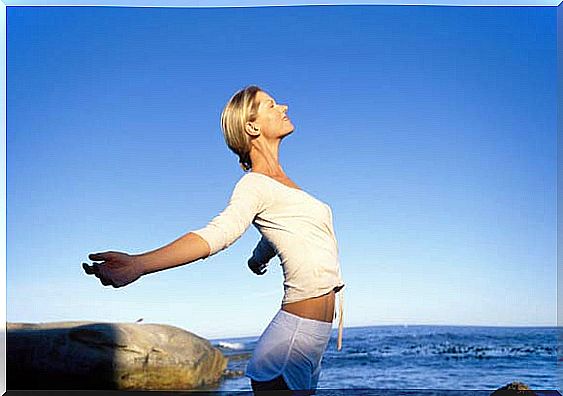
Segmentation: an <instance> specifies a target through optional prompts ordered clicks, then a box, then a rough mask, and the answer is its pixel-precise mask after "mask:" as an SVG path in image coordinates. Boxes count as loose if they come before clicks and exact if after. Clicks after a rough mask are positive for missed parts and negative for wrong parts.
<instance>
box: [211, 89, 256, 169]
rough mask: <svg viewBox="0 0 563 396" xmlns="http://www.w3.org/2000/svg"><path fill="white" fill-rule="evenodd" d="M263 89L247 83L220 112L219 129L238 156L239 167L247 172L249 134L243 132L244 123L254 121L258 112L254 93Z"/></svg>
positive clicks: (250, 163)
mask: <svg viewBox="0 0 563 396" xmlns="http://www.w3.org/2000/svg"><path fill="white" fill-rule="evenodd" d="M260 91H262V92H263V90H262V89H261V88H260V87H258V86H256V85H249V86H247V87H245V88H243V89H241V90H239V91H238V92H237V93H235V94H234V95H233V96H232V97H231V99H229V101H228V102H227V104H226V106H225V108H224V109H223V112H222V113H221V129H222V130H223V137H224V138H225V142H226V143H227V146H229V148H230V149H231V150H232V151H233V152H234V153H235V154H236V155H238V157H239V164H240V166H241V168H242V169H243V170H244V171H245V172H248V171H249V170H250V169H252V161H251V160H250V136H248V134H247V133H246V132H245V124H246V123H247V122H248V121H251V122H252V121H255V120H256V116H257V114H258V103H257V102H256V94H257V93H258V92H260Z"/></svg>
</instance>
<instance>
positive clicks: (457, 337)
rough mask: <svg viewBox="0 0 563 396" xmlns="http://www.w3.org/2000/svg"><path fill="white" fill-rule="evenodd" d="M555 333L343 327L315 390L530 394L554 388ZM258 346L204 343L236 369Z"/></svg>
mask: <svg viewBox="0 0 563 396" xmlns="http://www.w3.org/2000/svg"><path fill="white" fill-rule="evenodd" d="M557 335H558V329H557V327H480V326H475V327H473V326H424V325H421V326H369V327H352V328H344V331H343V345H342V350H341V351H340V352H338V351H337V350H336V337H337V329H336V328H334V329H333V333H332V337H331V340H330V342H329V345H328V348H327V350H326V352H325V354H324V356H323V360H322V363H321V364H322V372H321V376H320V379H319V385H318V389H319V390H323V389H326V390H329V389H350V390H351V389H366V388H369V389H381V390H383V389H388V390H399V389H401V390H408V389H421V390H422V389H426V390H431V389H432V390H436V389H438V390H488V391H490V392H492V391H494V390H495V389H498V388H500V387H501V386H504V385H506V384H508V383H510V382H513V381H519V382H523V383H525V384H526V385H528V386H529V387H530V388H531V389H533V390H559V391H560V386H559V384H561V378H563V377H562V375H561V368H562V367H563V366H560V367H559V368H558V365H557V345H558V337H557ZM257 341H258V337H244V338H222V339H215V340H210V342H211V343H212V344H213V345H214V346H216V347H217V348H219V349H220V350H221V351H222V352H223V354H224V355H225V356H227V357H229V364H228V366H227V368H228V369H230V370H242V372H244V371H245V369H246V364H247V362H248V359H249V358H250V356H251V354H252V351H253V349H254V347H255V346H256V342H257ZM562 352H563V351H562ZM561 364H563V359H562V361H561ZM558 373H559V374H558ZM215 390H217V391H250V390H251V387H250V380H249V379H248V378H247V377H245V376H239V377H234V378H227V379H225V380H223V382H222V383H221V384H220V386H219V387H218V388H215ZM490 392H485V393H483V394H489V393H490ZM321 393H322V392H321ZM546 394H552V393H551V392H548V393H546ZM554 394H556V393H554Z"/></svg>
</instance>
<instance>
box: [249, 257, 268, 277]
mask: <svg viewBox="0 0 563 396" xmlns="http://www.w3.org/2000/svg"><path fill="white" fill-rule="evenodd" d="M267 267H268V264H263V263H259V262H258V261H256V260H254V257H251V258H249V259H248V268H250V270H251V271H252V272H254V273H255V274H256V275H264V274H265V273H266V268H267Z"/></svg>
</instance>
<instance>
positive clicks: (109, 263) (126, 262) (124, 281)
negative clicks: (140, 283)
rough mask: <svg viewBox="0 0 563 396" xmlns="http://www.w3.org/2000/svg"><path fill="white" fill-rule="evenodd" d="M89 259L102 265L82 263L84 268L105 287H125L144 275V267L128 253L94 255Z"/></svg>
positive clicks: (89, 256)
mask: <svg viewBox="0 0 563 396" xmlns="http://www.w3.org/2000/svg"><path fill="white" fill-rule="evenodd" d="M88 258H89V259H90V260H92V261H101V263H94V264H92V265H88V264H87V263H82V268H83V269H84V271H85V272H86V273H87V274H88V275H94V276H95V277H96V278H98V279H99V280H100V281H101V282H102V285H104V286H108V285H111V286H113V287H116V288H117V287H123V286H125V285H128V284H129V283H132V282H134V281H136V280H137V279H139V278H140V277H141V276H142V275H143V270H142V266H141V265H140V263H139V262H138V261H136V260H135V256H132V255H129V254H127V253H120V252H105V253H92V254H90V255H88Z"/></svg>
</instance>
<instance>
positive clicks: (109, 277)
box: [82, 179, 265, 287]
mask: <svg viewBox="0 0 563 396" xmlns="http://www.w3.org/2000/svg"><path fill="white" fill-rule="evenodd" d="M264 205H265V201H264V195H263V191H261V190H260V188H259V186H256V185H254V184H252V183H250V181H249V180H248V179H247V180H244V179H243V180H241V181H239V182H238V183H237V185H236V186H235V188H234V190H233V193H232V195H231V199H230V201H229V205H228V206H227V208H226V209H225V210H224V211H223V212H221V214H219V215H218V216H216V217H215V218H213V220H211V222H210V223H209V224H208V225H207V226H206V227H204V228H201V229H199V230H195V231H192V232H188V233H187V234H185V235H183V236H182V237H180V238H178V239H176V240H175V241H174V242H171V243H169V244H168V245H166V246H163V247H161V248H159V249H156V250H153V251H150V252H147V253H143V254H138V255H130V254H127V253H121V252H104V253H93V254H90V255H89V258H90V259H91V260H95V261H99V262H98V263H94V264H93V265H88V264H87V263H82V267H83V268H84V271H85V272H86V273H87V274H89V275H95V276H96V277H97V278H99V279H100V281H101V282H102V284H103V285H105V286H107V285H112V286H113V287H122V286H125V285H127V284H129V283H131V282H134V281H135V280H136V279H138V278H139V277H140V276H142V275H146V274H150V273H152V272H157V271H161V270H164V269H167V268H172V267H177V266H180V265H184V264H188V263H191V262H193V261H196V260H199V259H202V258H206V257H209V256H211V255H213V254H215V253H217V252H219V251H221V250H223V249H225V248H227V247H228V246H229V245H231V244H232V243H233V242H235V241H236V240H237V239H238V238H240V236H241V235H242V234H243V233H244V231H246V229H247V228H248V227H249V226H250V223H252V220H253V219H254V217H255V216H256V214H257V213H258V212H259V211H261V210H262V208H263V207H264Z"/></svg>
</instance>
